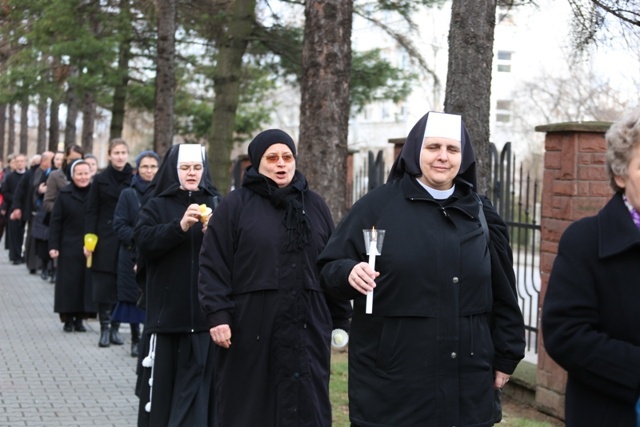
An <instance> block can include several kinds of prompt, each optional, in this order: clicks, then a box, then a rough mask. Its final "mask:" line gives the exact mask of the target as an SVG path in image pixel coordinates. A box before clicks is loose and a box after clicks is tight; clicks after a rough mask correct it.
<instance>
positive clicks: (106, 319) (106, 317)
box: [98, 304, 111, 347]
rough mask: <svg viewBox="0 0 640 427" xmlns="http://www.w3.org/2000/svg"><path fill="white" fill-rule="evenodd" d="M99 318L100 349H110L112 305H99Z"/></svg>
mask: <svg viewBox="0 0 640 427" xmlns="http://www.w3.org/2000/svg"><path fill="white" fill-rule="evenodd" d="M98 318H99V320H100V341H98V346H99V347H109V332H110V326H111V305H109V304H98Z"/></svg>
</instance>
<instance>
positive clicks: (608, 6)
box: [568, 0, 640, 52]
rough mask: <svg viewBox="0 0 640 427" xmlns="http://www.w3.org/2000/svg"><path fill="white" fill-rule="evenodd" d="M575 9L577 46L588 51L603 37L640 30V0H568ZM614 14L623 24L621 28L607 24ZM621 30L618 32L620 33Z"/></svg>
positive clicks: (575, 42)
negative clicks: (615, 28)
mask: <svg viewBox="0 0 640 427" xmlns="http://www.w3.org/2000/svg"><path fill="white" fill-rule="evenodd" d="M568 2H569V4H570V5H571V10H572V11H573V26H572V30H573V36H574V46H575V47H576V48H577V50H578V51H580V52H581V51H584V50H585V49H586V48H587V47H588V46H589V45H591V44H594V43H597V41H598V38H599V37H604V38H610V37H612V36H613V37H615V36H616V35H617V36H622V37H626V36H627V35H628V34H630V33H635V34H636V35H637V34H638V33H640V10H639V8H638V0H568ZM608 17H611V18H614V19H616V20H617V21H618V23H619V24H620V25H619V26H618V27H617V31H615V30H613V28H612V26H610V25H607V18H608ZM616 33H617V34H616Z"/></svg>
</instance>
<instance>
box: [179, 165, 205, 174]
mask: <svg viewBox="0 0 640 427" xmlns="http://www.w3.org/2000/svg"><path fill="white" fill-rule="evenodd" d="M178 168H179V169H180V170H181V171H183V172H188V171H190V170H191V168H193V170H194V171H201V170H202V164H200V163H197V164H195V165H180V166H178Z"/></svg>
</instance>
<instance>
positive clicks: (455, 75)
mask: <svg viewBox="0 0 640 427" xmlns="http://www.w3.org/2000/svg"><path fill="white" fill-rule="evenodd" d="M495 22H496V2H495V0H477V1H473V2H470V1H466V0H453V5H452V8H451V22H450V25H449V64H448V68H447V85H446V90H445V101H444V109H445V111H446V112H448V113H456V114H461V115H462V117H463V119H464V122H465V124H466V126H467V128H468V130H469V134H470V136H471V141H472V142H473V145H474V149H475V154H476V158H477V166H476V167H477V171H478V187H479V188H477V189H476V191H478V192H480V193H486V192H487V190H488V189H489V172H490V171H489V161H488V160H489V159H488V153H489V133H490V128H489V118H490V116H489V115H490V110H491V72H492V63H493V36H494V29H495Z"/></svg>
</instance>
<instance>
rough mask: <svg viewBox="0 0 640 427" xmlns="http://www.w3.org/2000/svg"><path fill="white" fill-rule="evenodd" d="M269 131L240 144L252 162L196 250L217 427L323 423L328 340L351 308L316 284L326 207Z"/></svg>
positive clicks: (284, 139)
mask: <svg viewBox="0 0 640 427" xmlns="http://www.w3.org/2000/svg"><path fill="white" fill-rule="evenodd" d="M295 154H296V148H295V145H294V143H293V140H292V139H291V137H290V136H289V135H287V134H286V133H285V132H283V131H281V130H279V129H271V130H267V131H264V132H261V133H260V134H258V135H257V136H256V137H255V138H254V139H253V141H252V142H251V144H249V158H250V160H251V164H252V166H250V167H249V168H248V169H247V171H246V172H245V175H244V178H243V182H242V187H241V188H239V189H237V190H235V191H233V192H232V193H230V194H229V195H228V196H227V197H225V199H224V200H223V201H222V203H221V204H220V206H219V207H218V209H217V210H216V212H215V214H214V215H213V218H212V219H211V223H210V225H209V226H210V229H209V231H208V232H207V233H206V234H205V240H204V243H203V245H202V251H201V253H200V282H199V288H200V303H201V306H202V309H203V311H204V313H205V315H206V318H207V323H208V325H209V327H210V328H211V330H210V332H211V338H212V339H213V341H214V342H215V343H216V344H217V345H218V346H220V349H219V350H218V358H217V363H216V376H217V379H216V395H217V399H218V410H219V416H220V425H221V426H224V427H234V426H237V427H244V426H258V425H259V426H262V427H275V426H284V425H287V426H317V427H321V426H330V425H331V404H330V401H329V370H330V354H331V353H330V345H329V343H330V336H331V331H332V329H334V328H341V329H344V330H347V331H348V330H349V315H350V312H351V305H350V304H349V302H348V301H343V302H336V301H334V300H333V299H332V298H330V297H328V296H327V295H325V293H324V292H323V291H322V289H321V288H320V275H319V270H318V268H317V266H316V258H317V256H318V254H320V252H321V251H322V248H324V245H325V243H326V242H327V240H328V239H329V236H330V235H331V232H332V230H333V221H332V219H331V214H330V212H329V208H328V207H327V205H326V203H325V202H324V200H322V198H321V197H320V196H319V195H318V194H317V193H314V192H313V191H311V190H309V188H308V186H307V180H306V179H305V177H304V175H302V174H301V173H300V172H298V171H297V170H296V163H295Z"/></svg>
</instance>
